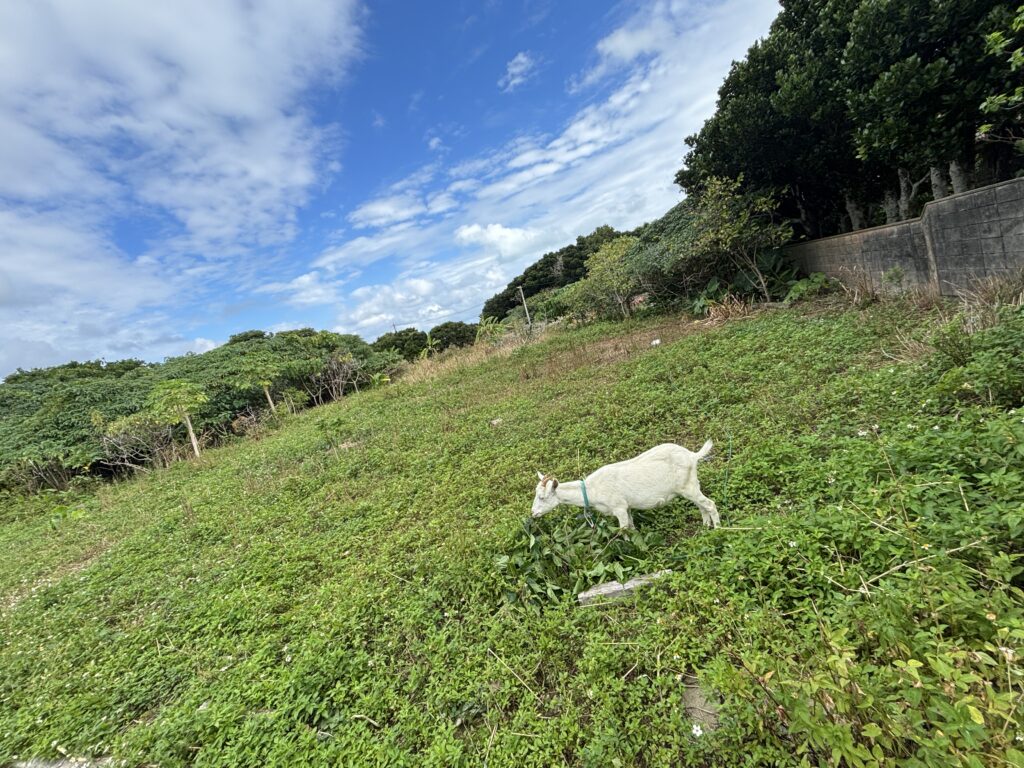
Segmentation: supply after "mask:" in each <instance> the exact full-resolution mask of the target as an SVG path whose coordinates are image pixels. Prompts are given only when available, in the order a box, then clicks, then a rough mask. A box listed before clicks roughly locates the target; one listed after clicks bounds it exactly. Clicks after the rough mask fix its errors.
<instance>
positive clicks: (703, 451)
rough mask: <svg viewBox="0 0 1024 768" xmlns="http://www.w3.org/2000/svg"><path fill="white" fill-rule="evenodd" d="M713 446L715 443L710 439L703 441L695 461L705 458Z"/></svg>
mask: <svg viewBox="0 0 1024 768" xmlns="http://www.w3.org/2000/svg"><path fill="white" fill-rule="evenodd" d="M714 446H715V444H714V443H712V442H711V441H710V440H708V441H707V442H706V443H704V445H703V446H702V447H701V449H700V450H699V451H697V461H702V460H704V459H706V458H707V457H708V454H709V453H711V449H712V448H714Z"/></svg>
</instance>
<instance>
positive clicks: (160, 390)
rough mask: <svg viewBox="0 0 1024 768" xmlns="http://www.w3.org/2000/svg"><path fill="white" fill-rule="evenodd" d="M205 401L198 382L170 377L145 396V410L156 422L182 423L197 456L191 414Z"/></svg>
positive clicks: (197, 443) (207, 399)
mask: <svg viewBox="0 0 1024 768" xmlns="http://www.w3.org/2000/svg"><path fill="white" fill-rule="evenodd" d="M207 402H209V398H208V397H207V396H206V393H205V392H203V388H202V387H200V386H199V385H198V384H193V383H192V382H190V381H184V380H182V379H171V380H169V381H162V382H160V383H159V384H157V385H156V386H155V387H153V391H152V392H150V393H149V396H148V397H147V398H146V410H147V411H148V412H149V413H150V414H151V415H152V417H153V419H154V420H155V421H157V422H161V423H164V424H171V425H174V424H181V423H184V424H185V427H186V428H187V429H188V438H189V440H190V441H191V442H192V450H193V451H195V454H196V456H199V441H198V440H196V433H195V430H194V429H193V428H192V416H193V415H194V414H195V413H196V412H197V411H198V410H199V408H200V407H201V406H203V405H205V404H206V403H207Z"/></svg>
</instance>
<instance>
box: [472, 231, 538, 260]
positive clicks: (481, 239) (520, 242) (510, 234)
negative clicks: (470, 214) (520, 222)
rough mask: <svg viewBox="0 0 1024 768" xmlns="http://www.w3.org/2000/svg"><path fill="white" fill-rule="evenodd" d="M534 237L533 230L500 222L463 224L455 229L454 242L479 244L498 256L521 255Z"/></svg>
mask: <svg viewBox="0 0 1024 768" xmlns="http://www.w3.org/2000/svg"><path fill="white" fill-rule="evenodd" d="M535 238H536V234H535V233H534V232H530V231H529V230H526V229H516V228H515V227H504V226H502V225H501V224H488V225H486V226H480V225H479V224H469V225H463V226H461V227H459V228H458V229H456V230H455V240H456V242H459V243H462V244H463V245H480V246H483V247H484V248H485V249H486V250H487V251H492V252H495V253H497V254H498V255H499V256H509V255H521V254H522V253H524V251H525V248H526V247H527V246H528V245H529V244H530V243H531V242H532V241H533V240H534V239H535Z"/></svg>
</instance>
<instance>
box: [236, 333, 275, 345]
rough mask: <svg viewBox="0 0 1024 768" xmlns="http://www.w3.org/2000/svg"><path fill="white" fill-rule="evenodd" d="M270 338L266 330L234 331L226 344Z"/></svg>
mask: <svg viewBox="0 0 1024 768" xmlns="http://www.w3.org/2000/svg"><path fill="white" fill-rule="evenodd" d="M268 338H270V334H269V333H267V332H266V331H242V332H241V333H235V334H232V335H231V336H229V337H228V340H227V343H228V344H241V343H242V342H243V341H262V340H263V339H268Z"/></svg>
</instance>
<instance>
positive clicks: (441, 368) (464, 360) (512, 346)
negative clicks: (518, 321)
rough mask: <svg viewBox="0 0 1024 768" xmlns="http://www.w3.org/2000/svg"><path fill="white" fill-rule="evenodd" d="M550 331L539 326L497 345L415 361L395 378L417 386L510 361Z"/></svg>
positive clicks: (456, 350)
mask: <svg viewBox="0 0 1024 768" xmlns="http://www.w3.org/2000/svg"><path fill="white" fill-rule="evenodd" d="M547 334H548V328H547V327H540V326H535V329H534V331H533V333H531V334H526V333H518V332H511V333H507V334H506V335H505V336H502V337H501V338H499V339H497V340H496V341H494V342H480V343H477V344H474V345H472V346H470V347H458V348H452V349H446V350H445V351H444V352H441V353H440V354H437V355H434V356H433V357H428V358H426V359H424V360H414V361H413V362H411V363H409V364H408V365H407V366H406V367H405V368H403V369H402V370H401V371H400V372H399V373H398V374H397V375H396V376H395V378H396V379H397V380H399V381H407V382H410V383H413V384H416V383H419V382H423V381H429V380H431V379H436V378H437V377H438V376H443V375H445V374H447V373H451V372H453V371H457V370H459V369H461V368H468V367H470V366H473V365H479V364H480V363H483V362H484V361H486V360H490V359H492V358H503V357H508V356H509V355H511V354H512V353H513V352H515V351H516V350H517V349H519V348H520V347H523V346H526V345H527V344H534V343H536V342H538V341H540V340H541V339H543V338H545V337H546V336H547Z"/></svg>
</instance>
